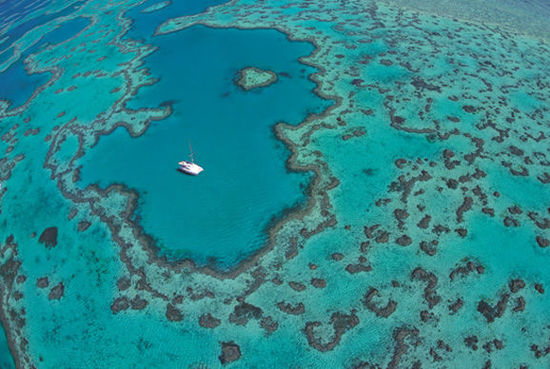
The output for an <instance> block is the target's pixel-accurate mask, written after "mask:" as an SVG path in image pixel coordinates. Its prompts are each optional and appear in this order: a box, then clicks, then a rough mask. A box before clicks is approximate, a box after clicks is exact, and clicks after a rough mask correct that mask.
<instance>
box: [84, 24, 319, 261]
mask: <svg viewBox="0 0 550 369" xmlns="http://www.w3.org/2000/svg"><path fill="white" fill-rule="evenodd" d="M153 41H154V43H155V46H157V47H158V48H159V49H158V50H157V51H156V52H155V53H154V54H152V55H151V56H150V57H148V58H147V59H146V64H145V67H146V68H148V69H149V70H150V72H151V73H152V74H153V75H154V77H155V78H160V81H159V82H158V83H157V84H155V85H153V86H151V87H144V88H143V89H142V91H140V94H139V95H138V96H137V97H136V98H135V99H133V100H132V101H131V102H130V103H129V104H128V105H127V106H128V107H130V108H132V109H138V108H139V107H144V106H147V105H149V106H151V105H152V106H157V105H160V104H162V103H163V102H169V101H171V102H173V108H174V112H173V113H172V115H171V116H170V118H168V119H166V120H163V121H158V122H154V123H153V124H152V125H151V127H150V128H149V129H148V132H147V134H146V135H144V136H142V137H139V138H136V139H132V138H131V137H130V135H129V134H128V132H127V131H126V130H125V129H123V128H119V129H117V130H116V131H115V132H114V133H112V134H110V135H108V136H106V137H102V138H100V140H99V143H98V145H97V146H96V147H94V148H93V149H92V150H91V151H90V153H89V154H87V155H86V156H85V157H84V160H83V161H82V165H83V169H82V186H86V185H89V184H92V183H96V182H97V181H99V184H100V186H101V187H103V188H104V187H106V186H108V185H109V184H112V183H123V184H125V185H127V186H129V187H130V188H134V189H137V190H138V191H139V192H140V194H141V196H140V209H139V213H138V216H139V217H140V223H141V224H142V225H143V226H144V228H145V230H146V232H147V233H149V234H150V235H152V236H153V237H154V238H155V239H156V240H157V243H158V245H159V247H160V248H161V252H162V253H166V254H168V255H169V256H172V257H180V258H181V257H183V258H192V259H193V260H195V261H196V262H197V263H198V264H199V265H205V264H211V265H212V266H215V267H218V268H222V269H229V268H231V267H234V266H235V265H236V264H237V263H238V262H239V261H241V260H242V259H244V258H246V257H249V256H250V255H251V254H252V253H253V252H254V251H256V250H258V249H259V248H260V247H262V246H263V245H264V244H265V242H266V229H267V226H268V225H269V224H270V223H271V221H272V218H273V217H278V216H279V214H280V213H281V212H282V211H283V210H285V209H287V208H290V207H292V206H296V205H300V204H301V203H303V202H304V197H303V195H302V193H303V189H304V188H305V187H306V186H307V176H305V175H301V174H289V173H287V169H286V168H285V162H286V160H287V158H288V155H289V152H288V150H286V149H285V148H284V146H283V145H282V144H281V143H280V142H279V141H278V140H277V139H276V138H275V136H274V133H273V131H272V126H273V125H274V124H275V123H278V122H280V121H285V122H288V123H291V124H297V123H299V122H300V121H301V120H303V119H304V118H305V117H306V116H307V115H308V114H310V113H314V112H316V113H320V112H321V111H322V110H324V108H325V107H326V106H328V105H329V102H326V101H324V100H322V99H321V98H319V97H317V96H316V95H314V94H313V93H312V90H313V89H314V88H315V85H314V83H312V82H310V81H309V80H308V79H307V76H308V75H309V74H311V73H313V72H315V69H314V68H311V67H308V66H306V65H304V64H301V63H299V62H298V58H300V57H302V56H307V55H309V54H311V52H312V51H313V46H312V45H310V44H308V43H305V42H289V41H288V40H287V39H286V37H285V35H283V34H282V33H280V32H277V31H274V30H255V31H241V30H236V29H233V30H216V29H213V28H206V27H200V26H197V27H193V28H190V29H188V30H185V31H183V32H178V33H174V34H171V35H167V36H161V37H158V38H155V39H154V40H153ZM174 44H176V45H181V47H180V48H175V49H174V48H173V47H172V46H171V45H174ZM248 65H254V66H258V67H260V68H263V69H269V70H273V71H275V72H276V73H280V72H285V73H288V75H289V77H280V78H279V80H278V81H277V82H276V83H275V84H273V85H272V86H269V87H266V88H263V89H260V90H257V91H256V90H254V91H251V92H245V91H242V90H241V89H240V87H238V86H236V85H235V83H234V82H233V79H234V77H235V75H236V74H237V72H238V70H239V69H241V68H244V67H246V66H248ZM182 86H187V87H186V88H185V89H182ZM288 106H292V107H293V108H292V109H288ZM188 142H191V143H192V146H193V149H194V152H195V154H196V158H195V159H196V160H197V162H198V163H199V164H200V165H201V166H203V167H204V168H205V172H204V173H203V174H201V175H200V176H198V177H196V178H193V177H188V176H185V175H183V174H182V173H180V172H178V171H177V170H176V169H177V163H178V162H179V161H180V160H188V157H187V156H188V153H189V148H188ZM121 147H124V150H120V148H121ZM115 157H116V158H117V160H116V164H114V163H113V158H115ZM205 189H207V190H205Z"/></svg>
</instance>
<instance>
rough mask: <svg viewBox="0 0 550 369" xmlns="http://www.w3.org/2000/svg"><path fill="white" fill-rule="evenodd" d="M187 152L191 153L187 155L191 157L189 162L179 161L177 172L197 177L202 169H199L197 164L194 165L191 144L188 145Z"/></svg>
mask: <svg viewBox="0 0 550 369" xmlns="http://www.w3.org/2000/svg"><path fill="white" fill-rule="evenodd" d="M189 150H190V151H191V154H190V155H189V156H190V157H191V161H185V160H182V161H180V162H179V163H178V164H179V168H178V170H180V171H182V172H184V173H187V174H190V175H192V176H196V175H198V174H199V173H200V172H202V171H203V170H204V168H203V167H201V166H200V165H198V164H195V161H194V159H193V148H192V147H191V144H189Z"/></svg>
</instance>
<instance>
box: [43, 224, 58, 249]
mask: <svg viewBox="0 0 550 369" xmlns="http://www.w3.org/2000/svg"><path fill="white" fill-rule="evenodd" d="M38 242H40V243H41V244H43V245H45V246H46V247H47V248H52V247H55V246H56V245H57V227H49V228H46V229H45V230H44V231H43V232H42V234H41V235H40V238H39V239H38Z"/></svg>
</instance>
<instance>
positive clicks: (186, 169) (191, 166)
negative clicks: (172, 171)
mask: <svg viewBox="0 0 550 369" xmlns="http://www.w3.org/2000/svg"><path fill="white" fill-rule="evenodd" d="M179 165H180V166H179V168H178V170H179V171H180V172H183V173H185V174H189V175H191V176H196V175H199V174H200V173H201V172H202V171H203V170H204V169H203V168H202V167H201V166H200V165H197V164H195V163H192V162H188V161H180V162H179Z"/></svg>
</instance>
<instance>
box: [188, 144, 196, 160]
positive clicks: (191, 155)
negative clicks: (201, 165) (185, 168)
mask: <svg viewBox="0 0 550 369" xmlns="http://www.w3.org/2000/svg"><path fill="white" fill-rule="evenodd" d="M187 143H188V144H189V151H191V154H189V156H190V157H191V163H195V161H194V160H193V148H192V147H191V141H187Z"/></svg>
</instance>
